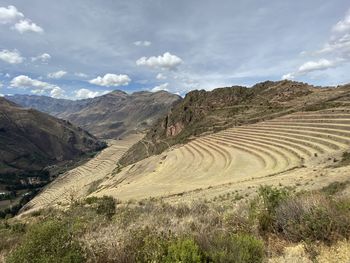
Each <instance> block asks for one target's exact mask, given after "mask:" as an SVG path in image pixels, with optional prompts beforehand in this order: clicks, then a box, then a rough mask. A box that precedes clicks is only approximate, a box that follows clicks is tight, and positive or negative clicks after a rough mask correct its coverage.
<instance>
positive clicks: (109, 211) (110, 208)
mask: <svg viewBox="0 0 350 263" xmlns="http://www.w3.org/2000/svg"><path fill="white" fill-rule="evenodd" d="M115 209H116V208H115V200H114V198H113V197H110V196H103V197H102V198H100V199H99V200H98V201H97V208H96V212H97V214H99V215H105V216H106V217H107V218H111V217H112V216H113V215H114V214H115Z"/></svg>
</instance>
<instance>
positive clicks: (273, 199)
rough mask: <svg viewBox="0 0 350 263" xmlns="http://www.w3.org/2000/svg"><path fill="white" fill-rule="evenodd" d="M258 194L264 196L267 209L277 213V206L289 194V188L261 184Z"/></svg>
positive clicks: (271, 212) (270, 212) (263, 199)
mask: <svg viewBox="0 0 350 263" xmlns="http://www.w3.org/2000/svg"><path fill="white" fill-rule="evenodd" d="M258 194H259V197H260V198H262V201H263V203H264V206H265V208H266V210H267V211H268V212H269V214H271V215H273V214H274V213H275V209H276V207H277V206H278V205H279V204H280V203H281V202H282V201H283V200H285V199H286V198H287V197H288V196H289V192H288V190H286V189H284V188H281V189H279V188H276V187H272V186H261V187H260V188H259V191H258Z"/></svg>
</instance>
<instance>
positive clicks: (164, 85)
mask: <svg viewBox="0 0 350 263" xmlns="http://www.w3.org/2000/svg"><path fill="white" fill-rule="evenodd" d="M168 86H169V83H164V84H161V85H159V86H155V87H154V88H153V89H152V90H151V91H152V92H157V91H161V90H165V91H169V90H168Z"/></svg>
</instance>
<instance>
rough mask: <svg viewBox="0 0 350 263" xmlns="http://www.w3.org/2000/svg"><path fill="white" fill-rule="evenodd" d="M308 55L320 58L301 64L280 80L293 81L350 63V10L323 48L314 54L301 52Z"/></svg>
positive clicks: (336, 26) (333, 29) (335, 27)
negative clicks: (297, 77)
mask: <svg viewBox="0 0 350 263" xmlns="http://www.w3.org/2000/svg"><path fill="white" fill-rule="evenodd" d="M308 53H310V54H311V55H313V56H322V57H320V58H319V59H318V60H311V61H307V62H305V63H303V64H302V65H301V66H299V68H298V69H297V70H296V71H295V72H291V73H288V74H285V75H283V76H282V79H294V78H295V77H296V76H300V75H306V74H308V73H310V72H314V71H320V70H327V69H330V68H335V67H338V66H340V65H342V64H344V63H346V62H349V61H350V10H349V11H348V13H347V15H346V16H345V18H344V19H342V20H340V21H339V22H338V23H337V24H336V25H335V26H334V27H333V28H332V34H331V36H330V40H329V41H328V42H327V43H325V44H324V45H323V48H321V49H319V50H316V51H314V52H303V55H307V54H308ZM327 57H329V58H327Z"/></svg>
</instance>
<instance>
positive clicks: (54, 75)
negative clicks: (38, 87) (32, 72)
mask: <svg viewBox="0 0 350 263" xmlns="http://www.w3.org/2000/svg"><path fill="white" fill-rule="evenodd" d="M66 74H67V72H66V71H64V70H59V71H56V72H52V73H49V74H47V77H48V78H50V79H60V78H62V77H63V76H64V75H66Z"/></svg>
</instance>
